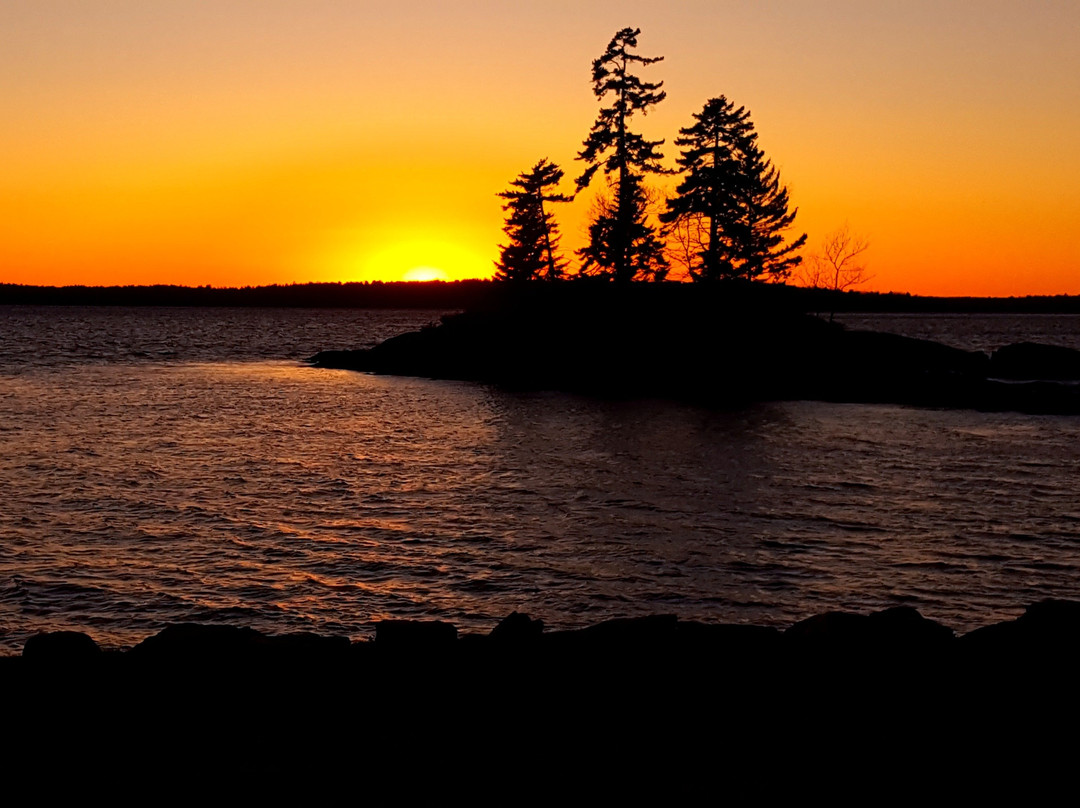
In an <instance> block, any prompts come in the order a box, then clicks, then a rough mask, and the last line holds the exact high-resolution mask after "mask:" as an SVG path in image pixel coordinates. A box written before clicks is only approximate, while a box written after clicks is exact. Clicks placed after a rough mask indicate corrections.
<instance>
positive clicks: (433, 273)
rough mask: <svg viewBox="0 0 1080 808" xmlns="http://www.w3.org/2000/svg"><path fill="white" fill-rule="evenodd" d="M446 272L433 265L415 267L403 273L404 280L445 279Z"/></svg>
mask: <svg viewBox="0 0 1080 808" xmlns="http://www.w3.org/2000/svg"><path fill="white" fill-rule="evenodd" d="M446 279H447V278H446V273H445V272H443V271H442V270H441V269H436V268H435V267H416V268H414V269H410V270H409V271H408V272H406V273H405V277H404V278H402V280H406V281H445V280H446Z"/></svg>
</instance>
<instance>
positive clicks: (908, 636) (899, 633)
mask: <svg viewBox="0 0 1080 808" xmlns="http://www.w3.org/2000/svg"><path fill="white" fill-rule="evenodd" d="M867 621H868V626H869V630H870V632H871V634H872V636H873V637H874V641H875V642H877V643H880V644H882V645H886V646H891V647H892V648H894V649H896V650H908V651H911V650H921V651H930V650H940V649H942V648H945V647H947V646H948V645H950V644H951V643H952V642H953V641H954V640H955V639H956V635H955V634H954V633H953V630H952V629H951V628H948V627H947V626H943V625H941V623H938V622H936V621H934V620H930V619H928V618H926V617H923V616H922V615H921V614H919V612H918V610H917V609H914V608H912V607H911V606H896V607H894V608H892V609H885V610H884V611H880V612H874V613H873V614H871V615H870V616H869V618H868V619H867Z"/></svg>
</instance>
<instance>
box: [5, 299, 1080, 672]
mask: <svg viewBox="0 0 1080 808" xmlns="http://www.w3.org/2000/svg"><path fill="white" fill-rule="evenodd" d="M437 317H438V312H370V311H303V310H300V311H296V310H214V309H208V310H169V309H127V310H123V309H98V310H94V309H64V308H56V309H49V308H0V449H2V451H0V491H3V492H4V494H3V497H2V498H0V653H17V652H18V651H19V650H20V649H21V647H22V644H23V642H25V639H26V638H27V637H28V636H29V635H30V634H33V633H35V632H37V631H42V630H53V629H61V628H64V629H76V630H83V631H87V632H89V633H90V634H91V635H92V636H94V637H95V638H96V639H98V640H99V642H101V643H102V644H103V645H106V646H112V647H124V646H130V645H132V644H134V643H136V642H138V641H139V640H141V639H142V638H144V637H146V636H148V635H149V634H151V633H154V632H155V631H157V630H158V629H160V628H161V627H162V626H163V625H165V624H167V623H169V622H175V621H184V620H195V621H203V622H226V623H234V624H243V625H250V626H253V627H255V628H258V629H261V630H264V631H268V632H273V633H281V632H285V631H297V630H310V631H318V632H322V633H335V634H343V635H347V636H350V637H354V638H358V637H364V636H370V634H371V633H372V630H373V623H374V622H375V621H376V620H379V619H383V618H388V617H395V618H440V619H447V620H451V621H453V622H455V623H457V624H458V625H459V626H460V627H462V628H463V629H465V630H473V631H487V630H489V629H490V628H491V627H492V626H493V625H494V624H495V623H496V622H497V621H498V620H499V619H500V618H501V617H503V616H505V615H506V614H507V613H509V612H510V611H512V610H514V609H518V610H523V611H527V612H529V613H530V614H532V615H534V616H537V617H541V618H543V619H544V620H545V621H546V622H547V623H548V624H549V625H550V626H553V627H572V626H581V625H585V624H589V623H594V622H597V621H599V620H602V619H605V618H608V617H613V616H629V615H640V614H650V613H658V612H666V613H676V614H679V615H680V616H682V617H684V618H686V619H701V620H708V621H727V622H752V623H759V624H768V625H779V626H786V625H789V624H790V623H792V622H794V621H795V620H798V619H800V618H802V617H805V616H808V615H810V614H815V613H819V612H822V611H825V610H828V609H853V610H859V611H867V610H871V609H877V608H882V607H886V606H890V605H897V604H907V605H913V606H916V607H918V608H919V609H920V610H921V611H922V612H923V613H924V614H926V615H927V616H930V617H933V618H936V619H939V620H942V621H944V622H946V623H948V624H949V625H950V626H953V627H955V628H958V629H961V630H966V629H970V628H973V627H975V626H978V625H983V624H985V623H987V622H991V621H992V620H998V619H1005V618H1007V617H1011V616H1015V615H1016V614H1018V613H1019V612H1020V611H1021V609H1022V606H1023V605H1024V604H1026V603H1029V602H1032V601H1035V600H1038V599H1041V598H1044V597H1073V598H1076V597H1080V498H1078V497H1077V494H1078V493H1080V492H1078V487H1080V484H1078V482H1077V481H1078V480H1080V473H1078V472H1080V449H1078V447H1080V418H1068V417H1050V416H1028V415H1019V414H1011V413H995V414H984V413H974V412H947V411H935V410H921V409H914V408H904V407H895V406H869V405H836V404H826V403H818V402H787V403H771V404H761V405H757V406H753V407H749V408H746V409H744V410H739V411H735V412H712V411H708V410H704V409H697V408H692V407H686V406H680V405H676V404H671V403H666V402H660V401H640V402H605V401H597V400H592V399H587V398H582V397H576V396H570V395H563V394H557V393H508V392H504V391H500V390H498V389H495V388H491V387H487V386H483V385H473V384H468V383H463V382H440V381H432V380H424V379H408V378H393V377H379V376H368V375H364V374H357V373H350V372H344V371H330V370H316V369H312V368H309V367H307V366H305V365H304V363H303V362H302V359H303V358H304V357H306V356H308V355H310V354H312V353H314V352H315V351H316V350H318V349H320V348H338V347H353V346H363V345H370V344H373V343H374V342H375V341H377V340H378V339H381V338H384V337H385V336H387V335H389V334H393V333H397V332H399V331H401V330H405V329H408V328H415V327H420V326H422V325H425V324H427V323H429V322H432V321H434V320H437ZM933 318H934V316H933V315H929V316H927V315H923V316H921V317H917V318H912V317H911V316H910V315H905V316H903V318H899V319H901V320H902V324H906V325H905V327H907V328H908V329H909V330H911V329H915V330H918V329H922V330H923V331H926V330H927V329H930V331H931V332H932V331H933V329H939V330H942V329H943V326H942V325H941V323H940V322H927V320H931V321H932V320H933ZM890 319H891V321H892V322H893V323H895V321H896V320H897V319H898V318H897V317H895V316H889V315H885V316H880V315H879V316H876V317H875V320H877V323H875V322H869V321H865V320H864V321H861V322H859V323H858V325H860V326H861V327H865V326H870V327H872V326H874V325H876V324H878V323H880V322H881V321H882V320H884V321H886V324H888V322H889V321H890ZM983 319H984V320H985V319H986V318H983ZM989 320H991V321H992V322H989V323H988V322H983V321H980V320H979V318H971V317H969V318H963V319H962V320H960V321H958V323H957V324H956V325H955V327H952V328H951V329H944V330H947V331H950V338H949V340H946V341H951V342H953V344H958V345H960V346H961V347H973V348H979V349H989V348H992V347H997V346H996V345H982V344H972V341H973V340H974V341H975V342H978V340H980V339H985V338H986V335H988V334H991V335H1007V337H1008V338H1007V339H1004V340H1003V341H1004V342H1009V341H1014V340H1015V339H1041V340H1044V341H1054V342H1057V343H1059V344H1075V341H1076V340H1077V339H1078V336H1080V318H1076V317H1073V318H1071V319H1070V318H1064V319H1062V318H1052V317H1051V318H1045V317H1044V318H1039V317H1035V318H1030V317H1024V318H1016V317H1013V318H1012V322H1011V323H1010V324H1008V325H1005V324H1004V321H1003V319H1002V318H1001V317H991V318H989ZM896 330H900V329H896ZM913 335H915V336H919V335H921V333H915V334H913ZM973 335H974V336H973ZM979 335H982V336H979ZM1063 335H1064V336H1063ZM997 338H998V337H997V336H994V337H993V339H997ZM1069 340H1073V341H1074V342H1073V343H1070V342H1069Z"/></svg>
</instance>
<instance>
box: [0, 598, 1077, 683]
mask: <svg viewBox="0 0 1080 808" xmlns="http://www.w3.org/2000/svg"><path fill="white" fill-rule="evenodd" d="M375 625H376V632H375V637H374V639H371V640H355V641H350V640H349V639H348V638H346V637H335V636H324V635H318V634H310V633H297V634H285V635H270V634H265V633H262V632H260V631H256V630H255V629H252V628H248V627H239V626H230V625H206V624H195V623H182V624H174V625H170V626H168V627H166V628H164V629H163V630H161V631H160V632H158V633H157V634H154V635H152V636H150V637H148V638H146V639H145V640H143V641H142V642H140V643H138V644H137V645H135V646H134V647H132V648H130V649H125V650H103V649H102V648H101V647H100V646H98V644H97V643H96V642H95V641H94V640H93V638H92V637H90V636H89V635H88V634H85V633H83V632H74V631H56V632H45V633H40V634H36V635H34V636H32V637H31V638H30V639H29V640H27V642H26V644H25V646H24V648H23V653H22V655H21V656H18V657H12V656H9V657H0V668H2V669H5V670H7V671H9V672H10V671H11V670H15V669H30V668H33V669H44V668H56V669H59V668H65V667H71V666H80V667H82V668H83V669H87V668H90V667H93V666H112V667H119V666H130V667H132V668H139V667H143V668H153V667H156V666H166V667H171V666H174V665H179V664H185V665H212V666H213V665H223V664H239V665H253V666H270V667H273V666H275V665H297V664H300V665H310V666H316V667H325V666H340V667H352V668H357V669H358V670H359V669H361V668H363V667H365V666H378V664H380V663H382V662H386V661H393V660H395V659H409V658H417V657H423V658H425V659H427V660H429V661H434V660H439V661H441V662H442V663H446V664H451V663H452V664H455V665H456V664H463V663H469V662H478V663H490V662H495V661H499V660H505V659H510V658H516V657H521V656H523V655H524V656H527V657H529V658H531V659H532V660H533V661H534V662H538V663H539V662H541V661H549V662H550V661H559V662H560V663H573V664H581V663H591V664H596V665H600V666H603V665H607V664H615V663H616V662H617V661H618V660H620V659H623V658H625V656H626V655H627V654H632V655H645V656H648V657H650V658H652V659H653V660H657V661H658V660H666V661H667V662H676V661H677V662H679V663H681V664H684V665H689V664H707V663H709V662H710V661H713V662H715V661H717V660H721V659H731V658H739V659H741V660H742V661H743V662H744V663H745V664H752V663H754V662H755V660H762V659H768V660H771V661H772V662H777V661H778V660H780V659H784V660H787V661H788V662H794V661H796V660H799V659H804V660H805V659H811V658H824V657H827V658H834V659H845V658H851V657H856V656H858V657H866V656H870V657H894V658H896V659H897V660H901V659H906V660H912V659H934V660H936V661H938V662H941V663H944V662H951V663H962V662H979V661H986V660H988V659H991V658H993V659H997V660H998V662H999V663H1000V662H1003V661H1005V660H1007V659H1019V658H1020V657H1022V658H1023V659H1024V660H1027V661H1031V660H1033V659H1037V658H1041V657H1055V656H1057V655H1059V654H1064V653H1067V654H1069V655H1070V657H1071V655H1072V654H1073V653H1074V651H1077V650H1080V601H1069V600H1044V601H1040V602H1039V603H1035V604H1032V605H1030V606H1028V607H1027V608H1026V609H1025V611H1024V613H1023V614H1022V615H1021V616H1020V617H1018V618H1016V619H1015V620H1008V621H1003V622H999V623H993V624H990V625H986V626H983V627H981V628H978V629H975V630H973V631H970V632H968V633H966V634H962V635H958V634H957V633H956V632H955V631H953V629H951V628H949V627H948V626H945V625H943V624H942V623H939V622H937V621H934V620H930V619H928V618H925V617H923V616H922V615H921V614H920V613H919V612H918V611H917V610H916V609H914V608H912V607H894V608H890V609H886V610H883V611H878V612H873V613H871V614H858V613H853V612H828V613H824V614H820V615H815V616H813V617H809V618H806V619H804V620H802V621H800V622H798V623H795V624H794V625H792V626H790V627H788V628H787V629H783V630H782V629H778V628H773V627H765V626H754V625H746V624H724V623H718V624H709V623H702V622H697V621H685V620H680V619H679V618H678V617H677V616H676V615H670V614H664V615H651V616H646V617H636V618H616V619H611V620H606V621H604V622H601V623H597V624H594V625H592V626H588V627H585V628H580V629H566V630H558V631H546V630H545V627H544V623H543V621H542V620H538V619H533V618H531V617H530V616H528V615H526V614H523V613H519V612H513V613H512V614H510V615H508V616H507V617H506V618H504V619H503V620H502V621H501V622H499V624H498V625H496V626H495V627H494V628H493V629H492V630H491V631H490V632H489V633H487V634H461V633H459V631H458V629H457V627H456V626H455V625H454V624H453V623H448V622H444V621H419V620H383V621H380V622H377V623H376V624H375ZM665 664H667V663H665ZM1025 664H1027V663H1026V662H1025Z"/></svg>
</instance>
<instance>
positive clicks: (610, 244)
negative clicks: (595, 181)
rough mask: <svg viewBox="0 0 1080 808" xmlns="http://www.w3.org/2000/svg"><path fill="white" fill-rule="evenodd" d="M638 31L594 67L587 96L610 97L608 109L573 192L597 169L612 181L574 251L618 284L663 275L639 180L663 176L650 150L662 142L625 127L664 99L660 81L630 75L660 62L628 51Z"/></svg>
mask: <svg viewBox="0 0 1080 808" xmlns="http://www.w3.org/2000/svg"><path fill="white" fill-rule="evenodd" d="M640 33H641V29H639V28H623V29H622V30H621V31H619V32H617V33H616V34H615V36H614V37H613V38H612V40H611V42H609V43H608V46H607V50H605V51H604V54H603V55H602V56H600V57H599V58H598V59H596V60H595V61H594V62H593V65H592V82H593V93H594V94H595V95H596V97H597V98H600V99H603V98H604V97H605V96H607V95H609V94H610V95H612V96H613V97H614V103H613V104H612V106H610V107H604V108H602V109H601V110H600V114H599V116H598V117H597V119H596V122H595V123H594V124H593V126H592V129H591V130H590V132H589V137H588V138H587V139H586V140H585V142H584V144H583V145H584V149H582V151H581V152H580V154H578V158H577V159H579V160H584V161H585V162H586V163H588V168H586V169H585V171H584V172H583V173H582V174H581V176H580V177H578V179H577V188H578V190H579V191H581V190H582V189H584V188H585V187H586V186H588V184H589V183H590V182H591V181H592V178H593V175H594V174H596V172H597V170H598V169H600V168H601V167H603V169H604V173H605V174H606V175H608V176H609V177H611V175H614V177H613V178H612V179H611V180H610V181H609V185H610V188H611V197H610V198H609V199H607V200H603V201H602V202H601V204H600V211H599V213H598V215H597V218H596V219H595V220H594V221H593V223H592V225H590V227H589V236H590V241H589V245H588V246H587V247H584V248H582V249H581V250H579V251H578V253H579V255H580V256H581V257H582V259H583V261H584V263H583V265H582V272H585V273H589V272H590V271H593V269H594V268H596V269H598V270H599V273H598V274H604V275H607V276H609V277H611V278H613V279H614V280H615V281H616V282H619V283H625V282H628V281H631V280H633V279H634V278H661V277H663V275H664V274H666V271H667V264H666V262H665V261H664V257H663V251H662V250H660V249H658V248H657V247H658V245H659V241H658V240H657V238H656V232H655V229H654V228H653V227H652V226H651V225H649V223H648V217H647V211H646V203H647V201H648V197H647V193H646V191H645V188H644V186H643V183H642V180H643V178H644V175H646V174H650V173H652V174H665V173H669V172H668V171H667V170H666V169H664V168H662V167H661V166H660V163H659V161H660V160H661V159H662V158H663V155H662V154H661V153H660V152H659V151H657V148H658V147H659V146H660V145H662V144H663V142H664V141H662V140H656V141H651V140H645V138H643V137H642V136H641V135H640V134H638V133H636V132H631V131H630V130H629V129H628V124H629V120H630V118H631V117H632V116H633V115H634V113H636V112H640V113H641V114H642V115H644V114H646V113H647V112H648V110H649V108H650V107H652V106H654V105H656V104H659V103H660V102H661V101H663V100H664V98H665V96H666V93H665V92H664V91H663V90H661V89H660V88H661V87H662V86H663V82H657V83H655V84H653V83H650V82H646V81H642V80H641V79H639V78H638V77H637V76H636V75H634V74H633V73H632V72H630V71H631V68H632V67H633V66H634V65H635V64H636V65H641V66H647V65H651V64H654V63H656V62H659V61H661V60H663V58H664V57H662V56H657V57H645V56H638V55H636V54H633V53H631V52H630V49H631V48H636V47H637V36H638V34H640ZM605 155H606V156H605Z"/></svg>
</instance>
